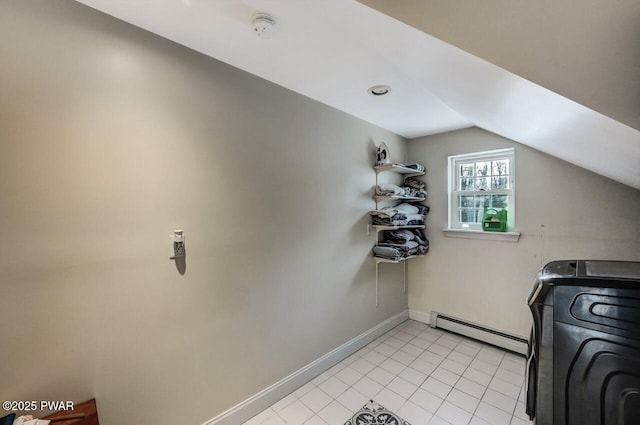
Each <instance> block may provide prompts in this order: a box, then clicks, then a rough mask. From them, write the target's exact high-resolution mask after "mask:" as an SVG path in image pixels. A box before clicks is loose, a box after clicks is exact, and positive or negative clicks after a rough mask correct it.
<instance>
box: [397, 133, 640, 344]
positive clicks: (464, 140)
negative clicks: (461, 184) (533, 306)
mask: <svg viewBox="0 0 640 425" xmlns="http://www.w3.org/2000/svg"><path fill="white" fill-rule="evenodd" d="M507 147H514V148H515V155H516V173H515V179H516V216H515V230H516V231H518V232H521V233H522V235H521V237H520V241H519V242H517V243H510V242H502V241H501V242H495V241H488V240H470V239H456V238H449V237H446V236H444V234H443V233H442V229H443V228H445V227H446V226H447V217H448V215H447V214H448V213H447V157H448V156H450V155H458V154H463V153H471V152H480V151H484V150H490V149H501V148H507ZM409 157H410V158H411V159H412V160H414V161H421V162H423V163H424V164H425V165H426V167H427V176H426V181H427V182H428V183H427V185H428V187H427V190H428V193H429V195H428V201H429V202H428V204H429V205H430V207H431V212H430V213H429V215H428V216H427V226H428V231H427V236H428V238H429V240H430V243H431V247H430V252H429V254H428V255H427V256H426V257H424V258H420V259H416V260H412V261H410V262H409V282H410V285H409V308H410V309H412V310H417V311H420V312H424V313H428V312H430V311H439V312H444V313H449V314H452V315H454V316H458V317H461V318H464V319H467V320H470V321H473V322H477V323H480V324H484V325H487V326H491V327H494V328H497V329H501V330H504V331H509V332H512V333H516V334H519V335H522V336H527V335H528V333H529V328H530V323H531V320H530V313H529V311H528V308H527V306H526V303H525V299H526V297H527V295H528V294H529V292H530V291H531V288H532V285H533V282H534V279H535V276H536V274H537V271H538V269H539V268H540V267H541V266H542V265H544V264H545V263H546V262H548V261H551V260H556V259H576V258H592V259H619V260H634V261H639V260H640V222H639V221H638V211H640V191H638V190H635V189H632V188H630V187H628V186H625V185H622V184H620V183H617V182H614V181H612V180H609V179H607V178H605V177H602V176H599V175H597V174H594V173H591V172H589V171H586V170H584V169H582V168H579V167H576V166H574V165H571V164H568V163H566V162H564V161H561V160H559V159H557V158H554V157H551V156H549V155H546V154H544V153H541V152H539V151H536V150H534V149H531V148H528V147H526V146H524V145H521V144H518V143H515V142H513V141H511V140H508V139H505V138H503V137H500V136H497V135H495V134H493V133H489V132H487V131H484V130H481V129H479V128H470V129H464V130H458V131H453V132H449V133H443V134H439V135H435V136H430V137H425V138H421V139H415V140H411V141H410V142H409ZM542 226H544V227H542Z"/></svg>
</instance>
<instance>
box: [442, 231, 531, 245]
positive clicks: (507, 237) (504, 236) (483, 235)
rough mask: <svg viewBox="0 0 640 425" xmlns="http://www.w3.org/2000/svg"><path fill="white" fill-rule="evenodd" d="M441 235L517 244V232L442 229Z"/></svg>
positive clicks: (518, 237)
mask: <svg viewBox="0 0 640 425" xmlns="http://www.w3.org/2000/svg"><path fill="white" fill-rule="evenodd" d="M442 233H444V235H445V236H447V237H450V238H463V239H486V240H490V241H502V242H518V240H519V239H520V233H519V232H485V231H483V230H462V229H442Z"/></svg>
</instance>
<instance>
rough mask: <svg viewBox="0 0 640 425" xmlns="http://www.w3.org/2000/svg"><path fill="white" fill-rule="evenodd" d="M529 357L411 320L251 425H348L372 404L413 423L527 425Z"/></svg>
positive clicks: (261, 415)
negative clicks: (371, 402) (526, 368)
mask: <svg viewBox="0 0 640 425" xmlns="http://www.w3.org/2000/svg"><path fill="white" fill-rule="evenodd" d="M524 369H525V358H524V357H523V356H520V355H517V354H514V353H510V352H508V351H505V350H500V349H498V348H495V347H493V346H490V345H487V344H482V343H480V342H477V341H475V340H472V339H468V338H465V337H461V336H459V335H456V334H453V333H450V332H446V331H442V330H439V329H432V328H430V327H429V326H427V325H425V324H423V323H420V322H416V321H413V320H407V321H406V322H404V323H402V324H400V325H399V326H397V327H395V328H394V329H392V330H390V331H389V332H387V333H386V334H384V335H383V336H381V337H380V338H378V339H376V340H375V341H373V342H372V343H370V344H369V345H367V346H366V347H364V348H362V349H361V350H360V351H358V352H356V353H354V354H353V355H351V356H350V357H348V358H346V359H344V360H343V361H342V362H340V363H338V364H337V365H335V366H334V367H332V368H331V369H329V370H327V371H326V372H324V373H322V374H321V375H319V376H318V377H316V378H315V379H313V380H312V381H311V382H308V383H307V384H305V385H303V386H302V387H300V388H298V389H297V390H296V391H294V392H293V393H291V394H289V395H288V396H287V397H285V398H283V399H282V400H280V401H279V402H277V403H275V404H274V405H272V406H271V407H269V408H268V409H266V410H264V411H263V412H262V413H259V414H258V415H256V416H255V417H253V418H252V419H250V420H249V421H247V422H245V425H303V424H304V425H343V424H344V423H345V422H346V421H347V420H348V419H350V418H351V416H352V415H353V414H354V413H355V412H356V411H358V410H359V409H360V408H361V407H362V406H363V405H364V404H366V402H367V401H368V400H370V399H372V400H374V401H376V402H377V403H379V404H381V405H383V406H384V407H385V408H387V409H388V410H391V411H392V412H395V413H396V414H398V415H400V416H401V417H402V418H403V419H405V420H406V421H408V422H409V423H411V425H427V424H428V425H441V424H445V425H446V424H449V425H527V424H531V422H530V421H529V420H528V418H527V416H526V414H525V407H524V397H525V391H524Z"/></svg>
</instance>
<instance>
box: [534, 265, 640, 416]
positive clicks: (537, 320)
mask: <svg viewBox="0 0 640 425" xmlns="http://www.w3.org/2000/svg"><path fill="white" fill-rule="evenodd" d="M528 303H529V307H530V309H531V312H532V314H533V328H532V331H531V339H530V341H529V355H528V359H527V400H526V407H527V414H528V415H529V417H530V418H531V419H533V421H534V423H535V424H536V425H640V262H629V261H592V260H575V261H554V262H551V263H549V264H547V265H546V266H545V267H543V268H542V269H541V271H540V273H539V274H538V278H537V280H536V283H535V285H534V288H533V291H532V293H531V295H530V296H529V299H528Z"/></svg>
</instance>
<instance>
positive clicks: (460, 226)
mask: <svg viewBox="0 0 640 425" xmlns="http://www.w3.org/2000/svg"><path fill="white" fill-rule="evenodd" d="M499 159H508V160H509V188H508V189H489V190H482V191H469V190H464V191H462V190H459V187H458V177H459V175H460V171H459V170H460V165H461V164H463V163H469V162H479V161H491V160H494V161H495V160H499ZM448 174H449V178H448V194H449V226H448V229H450V230H458V231H475V232H477V231H482V224H481V223H475V224H467V223H461V222H460V221H459V216H458V208H459V207H458V197H459V195H491V194H506V195H508V196H509V197H508V199H509V203H508V208H507V210H508V212H509V214H508V215H507V220H508V221H507V232H513V229H514V228H515V216H516V198H515V192H516V191H515V174H516V171H515V149H514V148H507V149H496V150H491V151H484V152H476V153H469V154H463V155H454V156H450V157H449V166H448Z"/></svg>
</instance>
